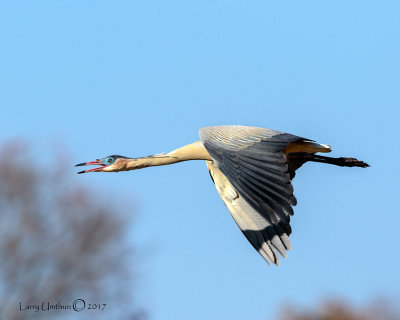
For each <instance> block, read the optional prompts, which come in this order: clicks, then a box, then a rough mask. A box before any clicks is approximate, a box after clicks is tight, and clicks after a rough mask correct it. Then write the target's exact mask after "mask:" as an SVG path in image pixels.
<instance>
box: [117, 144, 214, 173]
mask: <svg viewBox="0 0 400 320" xmlns="http://www.w3.org/2000/svg"><path fill="white" fill-rule="evenodd" d="M188 160H212V158H211V156H210V155H209V153H208V152H207V150H206V148H205V147H204V145H203V144H202V143H201V141H197V142H194V143H192V144H188V145H186V146H183V147H181V148H179V149H176V150H174V151H171V152H169V153H160V154H155V155H152V156H148V157H143V158H135V159H127V164H126V168H125V170H137V169H142V168H147V167H154V166H164V165H167V164H173V163H177V162H182V161H188Z"/></svg>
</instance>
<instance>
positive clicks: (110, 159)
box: [105, 157, 115, 164]
mask: <svg viewBox="0 0 400 320" xmlns="http://www.w3.org/2000/svg"><path fill="white" fill-rule="evenodd" d="M114 161H115V159H114V158H112V157H108V158H107V159H106V161H105V163H106V164H113V163H114Z"/></svg>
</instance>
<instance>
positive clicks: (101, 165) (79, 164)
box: [75, 159, 106, 174]
mask: <svg viewBox="0 0 400 320" xmlns="http://www.w3.org/2000/svg"><path fill="white" fill-rule="evenodd" d="M95 165H99V166H100V167H97V168H93V169H88V170H83V171H79V172H77V173H76V174H81V173H86V172H96V171H97V172H99V171H102V169H103V167H106V165H105V164H104V163H102V162H101V161H100V160H99V159H97V160H95V161H89V162H82V163H78V164H76V165H75V167H81V166H95Z"/></svg>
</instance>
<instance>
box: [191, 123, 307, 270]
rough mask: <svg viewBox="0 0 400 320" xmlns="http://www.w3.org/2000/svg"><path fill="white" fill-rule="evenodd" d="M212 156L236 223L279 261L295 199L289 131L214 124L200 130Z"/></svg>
mask: <svg viewBox="0 0 400 320" xmlns="http://www.w3.org/2000/svg"><path fill="white" fill-rule="evenodd" d="M199 134H200V138H201V141H202V143H203V144H204V146H205V148H206V149H207V151H208V152H209V154H210V155H211V157H212V159H213V162H211V161H207V166H208V169H209V171H210V174H211V175H212V177H213V179H214V182H215V185H216V187H217V190H218V192H219V194H220V196H221V198H222V200H223V201H224V203H225V205H226V206H227V207H228V209H229V211H230V212H231V214H232V216H233V218H234V219H235V221H236V223H237V224H238V225H239V227H240V229H241V230H242V232H243V233H244V235H245V236H246V238H247V239H248V240H249V241H250V243H251V244H252V245H253V246H254V248H255V249H256V250H257V251H258V252H259V253H260V254H261V255H262V256H263V257H264V259H265V260H266V261H267V262H268V263H269V262H270V261H272V262H273V263H275V264H277V265H279V256H278V254H277V252H279V253H280V254H281V255H282V256H283V257H285V256H286V250H289V249H290V247H291V244H290V240H289V237H288V236H289V235H290V233H291V227H290V224H289V222H290V215H293V210H292V207H291V206H294V205H296V198H295V197H294V195H293V187H292V185H291V183H290V176H289V173H288V166H287V163H286V156H285V154H284V153H283V151H284V149H285V148H286V147H287V145H288V144H289V143H291V142H293V141H299V140H305V139H304V138H301V137H298V136H294V135H291V134H287V133H283V132H279V131H274V130H269V129H264V128H256V127H245V126H216V127H205V128H201V129H200V131H199Z"/></svg>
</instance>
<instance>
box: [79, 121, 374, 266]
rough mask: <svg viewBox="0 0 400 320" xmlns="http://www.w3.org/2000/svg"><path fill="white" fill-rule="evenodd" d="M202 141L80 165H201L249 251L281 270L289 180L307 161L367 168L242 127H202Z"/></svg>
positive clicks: (107, 168) (298, 141)
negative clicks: (190, 162) (193, 162)
mask: <svg viewBox="0 0 400 320" xmlns="http://www.w3.org/2000/svg"><path fill="white" fill-rule="evenodd" d="M199 134H200V139H201V140H200V141H197V142H195V143H192V144H189V145H186V146H184V147H182V148H179V149H176V150H174V151H171V152H169V153H162V154H156V155H152V156H148V157H143V158H126V157H121V156H110V157H107V158H104V159H101V160H96V161H92V162H87V163H81V164H79V165H78V166H80V165H91V164H98V165H101V167H98V168H94V169H90V170H85V171H81V172H79V173H84V172H91V171H97V172H117V171H129V170H135V169H141V168H145V167H150V166H160V165H167V164H172V163H177V162H181V161H187V160H205V161H206V163H207V168H208V170H209V173H210V175H211V178H212V179H213V182H214V184H215V186H216V189H217V191H218V193H219V195H220V196H221V199H222V201H223V202H224V203H225V205H226V207H227V208H228V210H229V211H230V213H231V214H232V217H233V218H234V220H235V221H236V223H237V224H238V226H239V228H240V229H241V230H242V232H243V233H244V235H245V236H246V238H247V239H248V240H249V241H250V243H251V244H252V245H253V247H254V248H255V249H256V250H257V251H258V252H259V253H260V254H261V255H262V257H263V258H264V259H265V260H266V261H267V262H268V263H270V262H273V263H275V264H277V265H279V255H278V253H280V254H281V255H282V256H283V257H285V256H286V251H287V250H289V249H290V248H291V244H290V240H289V235H290V234H291V227H290V224H289V222H290V216H291V215H293V209H292V206H294V205H296V198H295V197H294V195H293V187H292V184H291V180H292V179H293V177H294V175H295V171H296V170H297V169H298V168H299V167H300V166H301V165H302V164H304V163H305V162H307V161H314V162H325V163H330V164H334V165H339V166H348V167H352V166H357V167H367V166H368V165H367V164H366V163H364V162H362V161H358V160H356V159H354V158H330V157H323V156H317V155H315V153H316V152H330V151H331V149H330V147H329V146H327V145H323V144H318V143H315V142H314V141H312V140H308V139H305V138H301V137H298V136H295V135H291V134H288V133H283V132H280V131H275V130H270V129H265V128H258V127H246V126H214V127H205V128H201V129H200V131H199Z"/></svg>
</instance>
